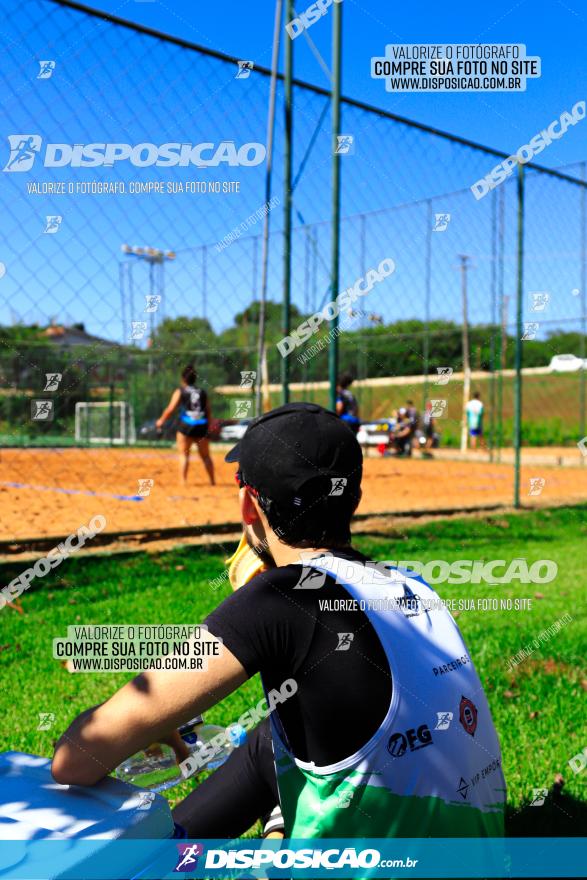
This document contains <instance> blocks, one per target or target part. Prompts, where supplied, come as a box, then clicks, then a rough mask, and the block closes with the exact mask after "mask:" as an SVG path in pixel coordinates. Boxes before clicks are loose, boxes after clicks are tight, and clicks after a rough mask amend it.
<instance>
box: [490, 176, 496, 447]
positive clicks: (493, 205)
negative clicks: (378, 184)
mask: <svg viewBox="0 0 587 880" xmlns="http://www.w3.org/2000/svg"><path fill="white" fill-rule="evenodd" d="M496 281H497V193H496V192H495V190H494V191H493V194H492V196H491V350H490V360H491V391H490V401H491V406H490V410H489V413H490V425H491V427H490V429H489V461H491V462H492V461H493V459H494V451H495V434H496V430H495V428H496V415H497V412H496V409H497V388H496V381H495V380H496V372H495V364H496V348H497V338H496V337H497V283H496Z"/></svg>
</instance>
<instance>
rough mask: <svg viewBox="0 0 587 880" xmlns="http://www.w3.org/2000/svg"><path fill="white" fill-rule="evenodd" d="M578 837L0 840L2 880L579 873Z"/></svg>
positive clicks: (583, 859) (583, 849)
mask: <svg viewBox="0 0 587 880" xmlns="http://www.w3.org/2000/svg"><path fill="white" fill-rule="evenodd" d="M586 866H587V838H576V837H565V838H555V837H540V838H536V837H532V838H505V839H494V838H491V839H488V838H483V839H472V838H427V839H418V838H413V839H412V838H410V839H406V838H404V839H395V840H390V839H384V840H379V839H374V838H373V839H368V838H366V839H353V840H348V839H346V840H336V839H324V838H321V839H316V838H314V839H309V840H242V839H240V840H193V841H192V840H182V841H179V840H177V839H175V840H106V839H98V840H87V839H86V840H39V841H29V840H1V841H0V878H3V880H4V878H6V880H139V878H140V880H165V878H177V877H178V875H185V876H186V877H194V878H198V877H206V878H219V880H220V878H222V880H227V878H232V877H234V878H239V877H240V878H245V877H246V878H247V880H250V878H273V877H275V878H280V877H281V878H284V880H287V878H291V877H296V878H298V877H299V878H301V880H304V878H308V880H311V878H321V877H336V878H343V877H349V878H367V877H373V878H391V877H411V878H417V877H447V878H451V880H455V878H459V877H463V878H466V877H468V878H473V877H536V878H537V877H585V876H587V874H586V873H585V871H586Z"/></svg>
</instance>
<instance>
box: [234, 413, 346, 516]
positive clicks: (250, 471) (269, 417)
mask: <svg viewBox="0 0 587 880" xmlns="http://www.w3.org/2000/svg"><path fill="white" fill-rule="evenodd" d="M224 460H225V461H227V462H238V464H239V473H240V476H241V480H242V482H243V483H245V484H246V485H248V486H250V487H251V488H253V489H256V490H257V492H259V493H260V494H261V495H263V496H265V497H266V498H267V499H270V500H271V502H274V503H275V505H276V506H277V508H278V509H279V511H280V513H281V514H282V515H283V514H286V513H287V512H288V510H291V512H292V513H294V512H298V513H301V512H302V511H303V509H304V508H309V507H311V506H314V505H316V503H317V502H318V501H321V500H323V499H326V498H327V499H328V506H329V510H336V507H337V506H338V505H340V507H341V509H342V508H343V507H344V508H346V507H348V506H349V505H351V504H352V507H353V508H354V506H355V505H356V504H357V502H358V500H359V498H360V486H361V477H362V473H363V453H362V451H361V447H360V445H359V443H358V442H357V438H356V437H355V435H354V434H353V432H352V431H351V430H350V428H348V427H347V425H345V423H344V422H343V421H342V420H341V419H339V417H338V416H337V415H336V414H335V413H333V412H331V411H330V410H327V409H324V408H323V407H321V406H318V405H317V404H315V403H287V404H285V405H284V406H279V407H277V408H276V409H273V410H271V411H270V412H268V413H264V414H263V415H261V416H258V417H257V418H256V419H253V421H252V422H251V423H250V425H249V427H248V428H247V431H246V433H245V435H244V437H243V438H242V440H240V441H239V442H238V443H237V444H236V446H235V447H234V448H233V449H231V450H230V452H229V453H228V455H227V456H226V457H225V459H224Z"/></svg>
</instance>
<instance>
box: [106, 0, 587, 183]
mask: <svg viewBox="0 0 587 880" xmlns="http://www.w3.org/2000/svg"><path fill="white" fill-rule="evenodd" d="M94 5H95V7H96V8H98V9H102V10H104V11H106V12H110V13H112V14H114V15H118V16H120V17H121V18H127V19H130V20H132V21H135V22H138V23H141V24H143V25H146V26H147V27H152V28H155V29H157V30H161V31H164V32H166V33H169V34H173V35H175V36H179V37H182V38H184V39H186V40H191V41H193V42H195V43H198V44H200V45H202V46H207V47H209V48H214V49H218V50H219V51H223V52H226V53H227V54H229V55H234V56H235V57H238V58H241V57H242V58H247V59H253V60H256V61H257V62H258V63H259V64H261V65H264V66H266V67H269V66H270V61H271V44H272V36H273V14H274V8H275V6H274V3H273V2H272V0H253V2H252V3H248V4H246V3H245V4H243V3H242V2H240V0H239V2H237V0H223V2H222V4H214V3H205V2H202V0H197V2H193V0H191V2H190V0H175V2H168V3H164V2H138V0H127V2H125V3H119V2H115V0H99V2H97V3H95V4H94ZM308 5H309V3H307V2H306V0H298V2H297V3H296V11H297V12H298V13H299V12H300V11H302V10H303V9H305V8H306V7H307V6H308ZM342 7H343V93H344V94H345V95H347V96H349V97H352V98H356V99H357V100H361V101H365V102H367V103H370V104H374V105H375V106H378V107H381V108H383V109H385V110H390V111H392V112H394V113H398V114H400V115H402V116H407V117H408V118H410V119H414V120H416V121H419V122H424V123H426V124H428V125H431V126H434V127H436V128H440V129H443V130H445V131H449V132H452V133H455V134H459V135H461V136H462V137H467V138H470V139H471V140H475V141H477V142H479V143H481V144H486V145H488V146H494V147H496V148H498V149H503V150H505V151H508V150H510V149H517V147H518V146H519V145H520V144H521V143H522V142H525V141H524V139H525V138H526V139H527V138H528V137H531V136H532V135H533V134H535V133H536V131H538V130H540V128H542V127H543V126H544V125H545V124H547V123H548V122H550V121H551V119H552V118H554V116H556V115H559V113H560V112H561V111H562V110H563V109H565V108H570V107H571V106H572V105H573V104H574V103H575V102H576V101H577V100H579V99H580V98H585V97H586V95H587V89H586V88H585V86H586V64H585V45H586V40H587V7H586V5H585V3H584V2H582V0H568V2H567V0H565V2H562V0H494V2H491V3H473V2H470V0H452V2H450V3H439V2H434V0H423V2H417V3H395V2H391V0H344V2H343V3H342ZM331 21H332V19H331V16H330V15H329V14H327V15H325V16H324V17H323V18H322V19H321V20H320V21H318V22H316V24H314V25H313V26H312V28H311V29H310V30H309V35H310V36H311V38H312V40H313V41H314V43H315V44H316V46H317V48H318V50H319V52H320V54H321V55H322V57H323V58H324V60H325V61H326V63H327V64H328V66H329V67H330V54H331ZM386 43H524V44H525V45H526V47H527V54H528V55H538V56H540V57H541V58H542V76H541V78H540V79H533V80H530V81H528V84H527V90H526V91H525V92H522V93H518V94H512V93H510V94H497V93H496V94H491V93H477V94H476V93H455V94H447V95H443V96H438V95H437V94H425V93H420V94H413V93H404V94H401V95H394V94H390V93H388V92H386V91H385V89H384V86H383V83H382V82H381V81H379V80H372V79H371V78H370V72H369V70H370V58H371V57H372V56H377V55H383V54H384V47H385V44H386ZM294 51H295V56H294V57H295V62H294V63H295V72H296V76H298V77H299V78H300V79H303V80H305V81H307V82H310V83H313V84H315V85H321V86H325V87H327V86H328V81H327V79H326V76H325V74H324V73H323V71H322V70H321V69H320V67H319V65H318V63H317V61H316V60H315V59H314V57H313V56H312V53H311V51H310V49H309V47H308V46H307V44H306V42H305V40H304V38H303V37H298V38H297V39H296V40H295V41H294ZM559 108H560V110H559ZM586 143H587V133H583V132H581V133H580V134H579V132H577V136H576V137H573V138H567V139H563V140H562V141H561V142H559V143H557V144H556V146H553V147H552V148H551V149H550V150H548V151H546V152H545V153H543V154H542V157H541V160H540V161H541V163H542V164H544V165H547V166H549V167H558V166H560V165H562V164H566V163H569V162H579V161H582V160H583V159H585V157H586V153H587V150H586Z"/></svg>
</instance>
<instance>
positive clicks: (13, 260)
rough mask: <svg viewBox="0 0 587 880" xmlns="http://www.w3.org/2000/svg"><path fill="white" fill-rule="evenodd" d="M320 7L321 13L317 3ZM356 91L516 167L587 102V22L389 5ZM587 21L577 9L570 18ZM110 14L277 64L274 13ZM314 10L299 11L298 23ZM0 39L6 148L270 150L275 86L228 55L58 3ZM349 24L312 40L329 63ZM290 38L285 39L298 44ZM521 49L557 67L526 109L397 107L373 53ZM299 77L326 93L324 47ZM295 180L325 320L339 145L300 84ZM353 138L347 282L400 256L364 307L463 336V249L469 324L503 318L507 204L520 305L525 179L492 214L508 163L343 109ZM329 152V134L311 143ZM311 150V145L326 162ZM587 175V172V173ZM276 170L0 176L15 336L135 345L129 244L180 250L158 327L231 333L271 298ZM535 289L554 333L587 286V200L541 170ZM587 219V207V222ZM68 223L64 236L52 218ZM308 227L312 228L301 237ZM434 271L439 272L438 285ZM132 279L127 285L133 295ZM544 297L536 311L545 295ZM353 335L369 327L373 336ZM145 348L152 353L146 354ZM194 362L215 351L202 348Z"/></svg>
mask: <svg viewBox="0 0 587 880" xmlns="http://www.w3.org/2000/svg"><path fill="white" fill-rule="evenodd" d="M302 2H304V3H305V0H302ZM342 7H343V33H344V36H343V93H344V94H345V95H346V96H348V97H351V98H354V99H358V100H362V101H365V102H367V103H369V104H372V105H375V106H378V107H380V108H382V109H384V110H388V111H391V112H394V113H397V114H399V115H401V116H403V117H406V118H408V119H412V120H415V121H418V122H420V123H424V124H427V125H430V126H433V127H435V128H438V129H440V130H444V131H447V132H452V133H454V134H456V135H459V136H461V137H464V138H468V139H471V140H473V141H477V142H479V143H481V144H485V145H487V146H492V147H494V148H497V149H501V150H504V151H506V152H509V151H512V152H513V151H515V150H516V149H517V148H518V147H519V146H521V145H522V144H524V143H527V142H528V140H529V139H530V138H531V137H532V136H533V135H534V134H536V133H537V132H539V131H540V130H541V129H543V128H545V127H546V126H547V125H548V124H549V123H550V122H551V121H553V120H555V119H557V117H559V116H560V114H561V113H562V112H563V111H564V110H570V108H571V107H572V106H573V105H574V104H575V103H576V102H577V101H579V100H581V99H585V98H586V97H587V94H586V91H587V90H586V89H585V76H584V57H585V50H584V46H585V36H586V33H585V30H586V29H585V10H584V7H581V6H579V5H578V4H577V3H576V0H571V6H569V4H568V3H567V2H566V0H565V2H564V3H563V2H558V0H544V2H539V3H531V2H529V0H522V2H516V3H513V4H512V2H511V0H509V2H498V3H493V4H491V5H490V6H485V7H483V6H481V5H480V4H471V3H462V2H453V3H450V4H444V5H440V4H436V3H432V2H429V0H427V2H424V3H419V4H417V5H414V6H409V5H407V4H403V5H401V4H391V3H386V2H383V0H369V2H368V0H360V2H356V0H344V2H343V4H342ZM573 7H576V8H573ZM99 8H100V9H102V10H104V11H106V12H110V13H112V14H115V15H117V16H119V17H121V18H123V19H127V20H131V21H135V22H137V23H140V24H143V25H145V26H147V27H152V28H155V29H157V30H158V31H161V32H163V33H169V34H172V35H176V36H178V37H182V38H184V39H186V40H189V41H193V42H194V43H197V44H200V45H202V46H204V47H209V48H214V49H217V50H220V51H222V52H224V53H226V54H228V55H231V56H234V57H236V58H241V59H243V60H251V61H253V62H254V63H256V64H257V65H260V66H265V67H268V66H269V65H270V60H271V41H272V33H273V11H274V4H273V2H272V0H255V2H254V3H251V4H248V5H246V4H243V3H237V2H236V0H224V2H223V3H222V4H207V3H203V2H201V0H200V2H199V3H193V2H192V3H188V2H184V0H177V2H173V3H171V2H170V3H161V2H135V0H127V2H124V3H120V2H114V0H100V4H99ZM303 8H304V6H301V5H300V6H298V7H297V10H296V11H297V12H298V13H299V12H301V11H302V10H303ZM3 11H4V12H5V23H4V28H3V34H2V35H1V36H0V40H1V41H2V48H3V50H4V51H3V52H2V53H1V54H0V83H1V85H2V91H1V93H0V94H1V95H2V97H1V98H0V104H1V108H2V111H3V113H2V121H1V122H0V144H2V150H3V154H2V158H3V162H4V159H5V156H6V144H7V140H6V139H7V137H8V136H9V135H10V134H11V133H12V134H14V133H21V134H22V133H27V134H28V133H36V134H38V135H40V136H41V137H42V139H43V143H66V144H88V143H94V142H99V143H101V142H103V143H128V144H140V143H142V142H150V143H154V144H163V143H166V142H180V143H200V142H203V141H215V142H217V141H220V140H225V139H226V140H235V141H237V142H238V143H241V142H243V143H244V142H249V141H256V142H261V143H264V142H265V138H266V117H267V102H268V80H267V78H266V77H264V76H263V75H262V74H260V73H258V72H253V74H251V76H250V78H248V79H236V78H235V69H234V68H235V65H234V64H233V63H232V62H231V63H226V62H223V61H217V60H215V59H211V58H209V57H208V56H205V55H201V54H199V53H194V52H191V51H188V50H186V49H183V48H179V47H177V46H175V45H172V44H169V43H167V42H162V41H159V40H156V39H154V38H152V37H148V36H144V35H140V34H137V33H135V32H133V31H129V30H127V29H126V28H123V27H118V26H115V25H112V24H110V23H107V22H103V21H101V20H100V19H98V18H95V17H92V16H87V15H85V14H84V13H81V12H78V11H74V10H70V9H68V8H65V7H62V6H59V5H56V4H54V3H51V2H50V0H27V3H26V4H24V5H23V4H22V3H21V2H19V0H3ZM331 25H332V15H331V10H328V12H327V14H326V15H325V16H324V17H323V18H322V19H321V20H320V21H318V22H317V23H316V24H314V25H313V26H312V27H311V29H310V30H309V35H310V36H311V38H312V40H313V41H314V42H315V44H316V46H317V47H318V50H319V52H320V54H321V55H322V57H323V58H324V60H325V62H326V64H327V65H329V64H330V39H331ZM284 38H285V37H284ZM390 42H391V43H394V42H395V43H398V42H403V43H444V42H446V43H471V42H488V43H508V42H511V43H524V44H525V45H526V47H527V53H528V55H531V56H540V57H541V59H542V76H541V78H540V79H531V80H528V82H527V89H526V91H525V92H522V93H517V94H516V93H453V94H446V93H445V94H439V93H434V94H432V95H430V94H425V93H402V94H391V93H389V92H386V91H385V88H384V84H383V82H382V81H381V80H373V79H371V77H370V59H371V57H372V56H382V55H383V54H384V52H385V45H386V44H387V43H390ZM293 46H294V54H295V73H296V76H297V77H298V78H300V79H301V80H304V81H307V82H310V83H314V84H316V85H319V86H323V87H328V80H327V77H326V76H325V74H324V71H323V70H322V69H321V68H320V66H319V64H318V63H317V61H316V59H315V58H314V57H313V55H312V53H311V51H310V48H309V47H308V45H307V43H306V41H305V39H304V38H303V37H302V36H300V37H298V38H297V39H296V40H295V41H294V44H293ZM41 59H54V60H55V61H56V67H55V72H54V74H53V75H52V77H51V78H49V79H41V80H39V79H37V72H38V69H39V67H38V62H39V60H41ZM282 97H283V95H282V90H281V87H280V89H279V90H278V104H277V108H278V109H277V127H276V128H277V130H276V161H275V166H274V182H273V193H274V194H277V196H278V197H279V198H282V197H283V162H282V152H283V110H282ZM294 103H295V110H294V114H295V115H294V150H293V154H294V160H293V164H294V173H297V171H298V170H299V169H300V167H301V165H302V163H303V162H304V161H305V160H306V158H307V163H306V164H305V170H304V172H303V174H302V175H301V179H300V183H299V185H298V187H297V189H296V191H295V194H294V226H295V227H296V230H295V232H294V238H293V284H292V297H293V301H294V303H295V304H296V305H297V306H298V307H299V308H300V309H302V310H304V311H306V312H309V311H313V310H314V309H315V308H317V307H319V306H320V304H321V303H323V302H324V301H325V298H326V297H327V296H328V293H329V262H330V256H329V255H330V227H329V218H330V181H331V140H330V118H329V107H328V101H327V99H325V98H324V97H322V96H320V95H316V94H314V93H310V92H307V91H306V90H302V89H296V90H295V96H294ZM342 119H343V122H342V125H343V131H347V132H352V133H353V135H354V137H355V141H356V151H355V154H354V155H349V156H348V157H345V158H344V159H341V168H342V216H343V223H342V238H341V271H340V280H341V284H340V287H341V288H344V287H346V286H348V285H352V284H354V283H355V281H356V280H357V278H359V277H361V276H362V275H363V274H364V272H365V271H366V270H367V269H369V268H371V267H373V266H376V265H377V264H378V263H379V262H380V260H382V259H383V258H384V257H390V258H392V259H394V261H395V263H396V267H397V269H396V272H395V273H394V275H393V276H392V277H390V278H388V279H387V280H386V282H385V283H383V284H381V285H377V286H376V287H375V288H374V289H373V291H372V292H371V293H370V294H369V297H368V302H367V301H365V309H366V310H368V311H373V312H375V313H377V314H380V315H382V316H383V317H384V319H385V320H386V321H387V322H391V321H394V320H398V319H409V318H420V319H422V318H423V317H424V314H425V312H426V308H427V307H426V298H427V297H428V302H429V314H430V317H431V318H443V319H451V320H456V321H458V320H460V288H459V276H458V272H457V271H456V268H457V265H458V255H459V254H460V253H467V254H469V255H470V256H471V258H472V264H473V269H472V270H471V285H470V306H471V308H470V319H471V321H472V322H473V323H482V322H483V323H487V322H490V321H492V320H493V319H494V318H495V314H496V312H495V304H496V284H497V280H496V279H497V276H498V274H499V273H498V272H497V263H496V260H497V255H496V228H497V226H498V225H499V212H500V210H501V205H502V200H503V217H504V236H505V244H504V251H503V281H504V283H503V290H502V292H503V294H504V295H506V296H508V297H509V298H510V312H509V320H511V319H512V318H513V311H512V308H513V295H514V293H515V265H516V264H515V255H516V240H515V218H516V202H515V185H514V182H513V181H512V180H510V181H508V182H507V183H504V184H502V186H501V187H500V188H499V191H497V190H496V191H494V192H493V193H491V194H489V195H487V196H486V197H485V198H484V199H482V200H481V201H475V199H474V198H473V196H472V194H471V192H470V189H469V188H470V187H471V185H472V184H473V183H474V182H475V181H476V180H478V179H479V178H481V177H482V176H484V175H485V174H487V173H488V172H489V171H490V170H491V169H492V168H493V166H494V165H495V164H496V162H497V160H496V159H495V158H494V157H492V156H489V155H487V154H486V153H482V152H477V151H474V150H471V149H469V148H465V147H463V146H460V145H458V144H454V143H450V142H449V141H447V140H444V139H441V138H438V137H434V136H431V135H427V134H423V133H422V132H420V131H418V130H417V129H415V128H413V127H409V126H404V125H399V124H396V123H394V122H392V121H390V120H387V119H384V118H381V117H379V116H378V115H375V114H372V113H366V112H364V111H362V110H359V109H357V108H353V107H349V106H346V105H345V106H343V117H342ZM314 138H315V139H314ZM310 147H311V150H310V152H309V154H308V155H307V151H308V150H309V149H310ZM586 159H587V121H584V122H580V123H578V124H577V125H576V126H573V127H570V128H569V129H568V131H567V133H566V134H565V135H564V137H562V138H561V139H560V140H557V141H554V142H553V143H552V144H551V145H550V146H549V147H548V148H547V149H545V150H544V151H543V152H542V153H541V155H540V156H539V162H540V163H541V164H543V165H545V166H550V167H554V168H558V167H561V166H564V165H568V164H569V163H573V162H580V161H582V160H586ZM574 172H575V173H579V169H578V167H576V168H575V169H574ZM264 177H265V166H264V165H261V166H258V167H255V168H236V169H235V168H227V167H220V168H218V169H212V168H208V169H199V168H195V167H193V166H192V167H190V168H172V169H162V168H156V167H147V168H133V167H132V166H130V165H129V163H118V164H117V165H116V166H115V167H114V168H111V169H108V168H104V167H100V168H91V169H83V168H73V167H71V166H66V167H63V168H47V167H43V165H42V164H41V162H38V161H36V163H35V165H34V167H33V169H32V170H31V171H29V172H27V173H20V174H0V210H1V211H2V216H3V218H4V226H5V237H4V240H3V242H2V252H1V253H0V261H1V262H3V263H4V264H5V266H6V274H5V275H4V277H3V278H0V322H2V323H10V322H11V321H14V320H21V321H25V322H31V321H38V322H39V323H44V322H46V321H47V320H48V319H49V318H50V317H54V318H56V319H57V320H58V321H66V322H72V321H83V322H85V324H86V327H87V328H88V329H89V330H90V331H91V332H93V333H95V334H97V335H101V336H105V337H107V338H109V339H115V340H117V341H122V340H125V341H128V340H129V334H130V320H131V317H133V318H134V319H135V320H139V319H144V317H145V315H144V308H143V304H144V296H145V295H146V294H147V293H148V291H149V287H148V276H147V272H146V266H144V265H140V264H137V265H134V266H133V268H132V270H129V271H130V272H131V273H132V281H133V283H134V288H133V307H132V314H131V309H130V303H129V298H130V290H129V288H128V285H127V286H126V289H125V291H124V293H125V303H124V309H123V305H122V299H121V289H120V282H119V271H120V263H121V260H122V256H121V251H120V246H121V244H122V243H123V242H128V243H130V244H139V245H151V246H156V247H161V248H163V249H172V250H174V251H176V252H177V259H176V261H175V262H174V263H173V264H171V265H169V266H167V267H166V282H165V290H164V299H163V303H162V306H161V311H160V313H159V314H158V316H157V318H159V317H160V315H161V314H164V315H170V316H177V315H188V316H196V315H197V316H201V315H202V314H205V316H206V317H207V318H208V319H209V320H210V321H211V322H212V324H213V326H214V328H215V329H216V330H221V329H223V328H225V327H227V326H230V324H231V323H232V319H233V317H234V315H235V314H236V313H237V312H238V311H240V310H242V309H243V308H244V307H246V306H247V305H248V304H249V303H250V302H251V300H252V299H254V298H255V297H257V296H258V295H259V285H260V257H261V245H260V232H261V223H260V222H252V221H250V219H249V218H250V217H251V216H252V215H253V214H254V212H255V211H256V210H257V209H258V208H259V207H260V206H262V205H263V202H264V198H265V194H264ZM195 179H198V180H206V181H220V182H223V181H230V180H234V181H238V182H239V184H240V191H239V192H238V194H236V193H235V194H226V195H218V196H216V195H208V194H207V195H205V196H202V195H187V194H183V195H182V194H163V195H161V196H148V195H137V196H134V195H133V196H130V195H128V194H127V195H124V196H117V195H108V196H99V195H96V196H87V195H78V194H77V193H73V194H66V195H51V194H44V195H43V194H41V195H33V194H31V193H30V192H29V191H28V188H27V185H28V183H30V182H31V181H33V180H34V181H37V182H39V183H40V184H42V183H48V182H61V183H63V184H65V185H69V184H73V185H76V184H77V183H79V182H84V181H119V182H124V183H126V185H127V186H128V185H129V184H130V182H132V181H136V180H139V181H163V182H164V183H168V182H173V183H175V182H184V183H185V182H187V181H190V180H195ZM527 205H528V210H527V224H526V265H525V269H526V286H527V290H526V293H527V295H528V296H529V293H530V292H531V291H536V290H538V291H540V290H548V291H550V292H551V294H552V297H551V304H550V306H549V311H548V313H547V314H545V315H544V316H541V318H542V319H543V321H542V326H541V329H540V335H543V334H544V333H546V332H547V330H548V329H549V328H550V329H552V328H553V327H554V326H557V324H560V323H561V322H565V321H572V322H574V324H573V326H576V321H577V319H578V317H579V314H580V311H579V308H580V297H578V295H577V289H578V288H579V287H580V285H581V283H582V281H581V278H582V276H581V271H582V267H581V259H580V222H581V210H582V203H581V193H580V190H579V187H577V186H575V185H571V184H564V183H560V182H557V181H553V179H552V178H547V177H546V176H544V175H534V176H533V177H531V176H530V175H529V177H528V186H527ZM583 207H584V206H583ZM445 212H446V213H450V215H451V220H450V225H449V227H448V229H446V230H445V232H444V233H442V234H438V235H430V230H431V228H432V224H433V223H434V215H435V214H436V213H445ZM48 215H61V216H62V217H63V222H62V226H61V227H60V229H59V232H58V233H57V234H54V235H48V234H44V232H43V229H44V225H45V218H46V217H47V216H48ZM271 218H272V219H271V223H272V230H273V238H272V243H271V249H270V259H269V289H268V296H269V298H270V299H274V300H279V299H281V292H282V250H281V238H280V229H281V226H282V222H283V205H282V204H280V205H278V206H277V207H276V208H275V209H274V210H273V211H272V214H271ZM304 224H306V225H307V224H311V225H312V226H311V228H308V226H304ZM242 225H244V228H245V232H244V234H242V236H241V237H240V238H239V239H238V241H235V242H234V243H233V244H231V245H230V246H229V247H228V248H226V249H223V250H222V251H219V250H218V249H216V247H215V244H216V243H217V242H218V241H220V240H221V239H222V238H223V237H224V236H226V235H228V234H229V233H230V232H231V230H233V229H235V228H239V227H241V226H242ZM428 255H429V256H430V267H431V271H430V273H428V272H427V261H428ZM127 281H128V279H127ZM528 296H526V298H525V299H526V300H527V299H528ZM355 326H356V325H355ZM140 344H141V345H144V344H145V340H143V342H142V343H140ZM194 345H195V346H196V347H197V345H198V341H197V340H195V341H194Z"/></svg>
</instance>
